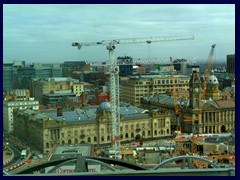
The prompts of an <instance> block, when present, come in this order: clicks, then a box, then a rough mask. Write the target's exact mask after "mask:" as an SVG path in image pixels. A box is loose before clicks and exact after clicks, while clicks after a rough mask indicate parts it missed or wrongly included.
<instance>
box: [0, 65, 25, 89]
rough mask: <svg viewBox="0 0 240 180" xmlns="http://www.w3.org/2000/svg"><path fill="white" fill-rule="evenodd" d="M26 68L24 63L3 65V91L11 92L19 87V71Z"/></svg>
mask: <svg viewBox="0 0 240 180" xmlns="http://www.w3.org/2000/svg"><path fill="white" fill-rule="evenodd" d="M24 66H25V62H24V61H13V62H11V63H4V64H3V89H4V90H5V91H11V90H13V89H14V88H16V85H17V79H18V78H17V70H18V69H19V68H21V67H24Z"/></svg>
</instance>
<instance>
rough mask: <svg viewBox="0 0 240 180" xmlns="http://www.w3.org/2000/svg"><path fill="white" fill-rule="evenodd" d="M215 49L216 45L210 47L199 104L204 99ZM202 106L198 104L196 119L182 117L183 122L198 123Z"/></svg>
mask: <svg viewBox="0 0 240 180" xmlns="http://www.w3.org/2000/svg"><path fill="white" fill-rule="evenodd" d="M215 47H216V44H213V45H212V47H211V51H210V53H209V56H208V62H207V69H206V72H205V78H204V82H203V88H202V94H201V102H202V101H203V100H204V99H205V94H206V89H207V82H208V78H209V76H210V74H211V67H212V62H213V53H214V48H215ZM202 106H203V103H200V106H199V108H198V113H197V117H188V116H184V121H198V120H199V119H200V118H199V117H200V114H201V113H202Z"/></svg>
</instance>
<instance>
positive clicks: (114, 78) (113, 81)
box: [72, 35, 194, 156]
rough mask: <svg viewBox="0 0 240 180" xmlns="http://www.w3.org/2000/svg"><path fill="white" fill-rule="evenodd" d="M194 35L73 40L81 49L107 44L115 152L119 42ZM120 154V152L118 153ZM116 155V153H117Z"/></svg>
mask: <svg viewBox="0 0 240 180" xmlns="http://www.w3.org/2000/svg"><path fill="white" fill-rule="evenodd" d="M193 39H194V36H193V35H182V36H158V37H148V38H126V39H115V40H102V41H98V42H86V43H79V42H73V43H72V46H74V47H77V48H78V49H81V48H82V47H84V46H98V45H105V46H106V48H107V50H108V52H109V64H107V65H109V66H110V77H111V78H110V86H111V87H110V93H111V106H112V108H111V113H112V145H113V146H114V147H113V148H114V150H115V152H118V153H119V152H120V140H121V138H120V114H119V74H118V72H119V66H118V65H117V63H116V60H115V57H114V50H115V48H116V45H118V44H133V43H147V44H151V43H152V42H163V41H176V40H193ZM118 155H119V154H118ZM115 156H116V155H115Z"/></svg>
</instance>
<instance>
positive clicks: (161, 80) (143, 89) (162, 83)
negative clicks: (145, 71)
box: [120, 75, 189, 105]
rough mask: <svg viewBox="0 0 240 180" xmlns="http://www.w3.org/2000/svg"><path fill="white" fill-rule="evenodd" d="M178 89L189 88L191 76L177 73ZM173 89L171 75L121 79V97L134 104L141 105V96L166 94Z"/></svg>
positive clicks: (176, 82)
mask: <svg viewBox="0 0 240 180" xmlns="http://www.w3.org/2000/svg"><path fill="white" fill-rule="evenodd" d="M174 79H175V84H176V90H177V91H184V90H187V89H188V88H189V85H188V82H189V77H188V76H184V75H175V78H174ZM172 90H173V85H172V79H171V76H170V75H141V76H130V77H129V79H127V80H121V81H120V99H121V100H122V101H124V102H128V103H131V104H133V105H140V101H141V98H143V97H148V96H150V95H153V94H166V93H167V92H171V91H172Z"/></svg>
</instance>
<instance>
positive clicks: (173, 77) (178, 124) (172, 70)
mask: <svg viewBox="0 0 240 180" xmlns="http://www.w3.org/2000/svg"><path fill="white" fill-rule="evenodd" d="M170 60H171V81H172V87H173V91H172V92H173V101H174V103H173V104H174V110H175V115H176V124H177V129H176V131H177V132H179V131H180V132H181V126H180V120H179V116H180V114H181V112H180V109H179V107H178V102H177V90H176V82H175V76H174V65H173V60H172V58H171V59H170Z"/></svg>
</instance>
